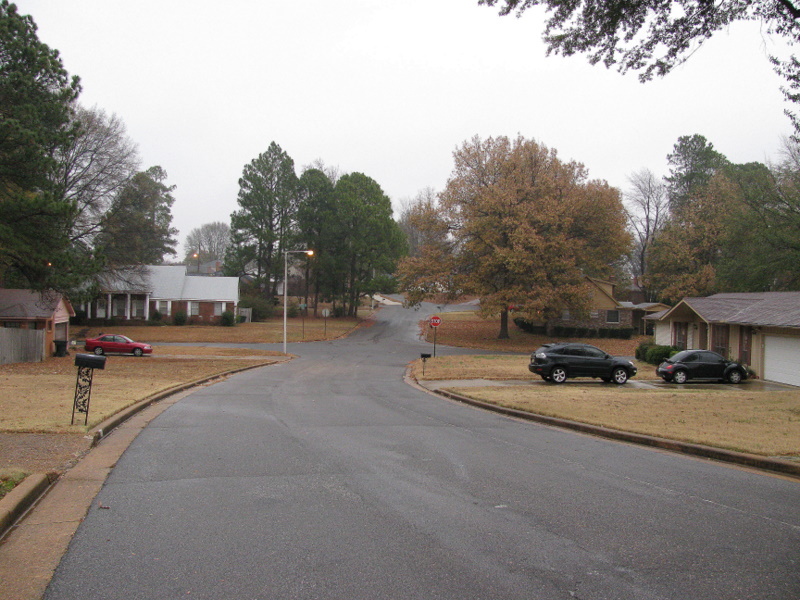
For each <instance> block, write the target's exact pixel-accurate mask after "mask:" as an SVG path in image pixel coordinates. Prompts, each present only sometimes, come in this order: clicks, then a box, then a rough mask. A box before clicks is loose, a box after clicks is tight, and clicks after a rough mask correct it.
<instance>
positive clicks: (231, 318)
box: [219, 310, 236, 327]
mask: <svg viewBox="0 0 800 600" xmlns="http://www.w3.org/2000/svg"><path fill="white" fill-rule="evenodd" d="M219 322H220V325H222V326H223V327H233V326H234V325H236V315H234V314H233V312H231V311H229V310H226V311H225V312H224V313H222V318H221V319H220V321H219Z"/></svg>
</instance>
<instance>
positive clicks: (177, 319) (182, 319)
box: [172, 310, 186, 325]
mask: <svg viewBox="0 0 800 600" xmlns="http://www.w3.org/2000/svg"><path fill="white" fill-rule="evenodd" d="M172 323H173V324H174V325H186V312H185V311H182V310H179V311H177V312H176V313H175V315H174V316H173V317H172Z"/></svg>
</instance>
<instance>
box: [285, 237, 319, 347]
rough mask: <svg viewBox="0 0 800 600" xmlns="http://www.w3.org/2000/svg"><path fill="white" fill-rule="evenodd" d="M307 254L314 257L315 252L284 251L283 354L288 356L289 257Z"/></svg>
mask: <svg viewBox="0 0 800 600" xmlns="http://www.w3.org/2000/svg"><path fill="white" fill-rule="evenodd" d="M290 254H305V255H307V256H314V251H313V250H284V251H283V353H284V354H286V310H287V307H288V305H289V300H288V299H289V255H290Z"/></svg>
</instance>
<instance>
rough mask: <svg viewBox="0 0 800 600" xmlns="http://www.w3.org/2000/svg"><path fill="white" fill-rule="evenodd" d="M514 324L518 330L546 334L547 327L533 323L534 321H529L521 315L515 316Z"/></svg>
mask: <svg viewBox="0 0 800 600" xmlns="http://www.w3.org/2000/svg"><path fill="white" fill-rule="evenodd" d="M514 325H516V326H517V327H518V328H519V329H520V331H524V332H525V333H532V334H533V335H547V327H546V326H545V325H535V324H534V323H531V322H530V321H528V320H527V319H523V318H522V317H515V318H514Z"/></svg>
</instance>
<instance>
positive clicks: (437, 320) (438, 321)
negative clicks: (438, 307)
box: [431, 315, 442, 327]
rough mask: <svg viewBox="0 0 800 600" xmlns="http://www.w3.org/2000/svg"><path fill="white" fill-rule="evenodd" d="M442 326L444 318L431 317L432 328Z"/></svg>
mask: <svg viewBox="0 0 800 600" xmlns="http://www.w3.org/2000/svg"><path fill="white" fill-rule="evenodd" d="M441 324H442V317H439V316H437V315H433V316H432V317H431V327H438V326H439V325H441Z"/></svg>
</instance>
